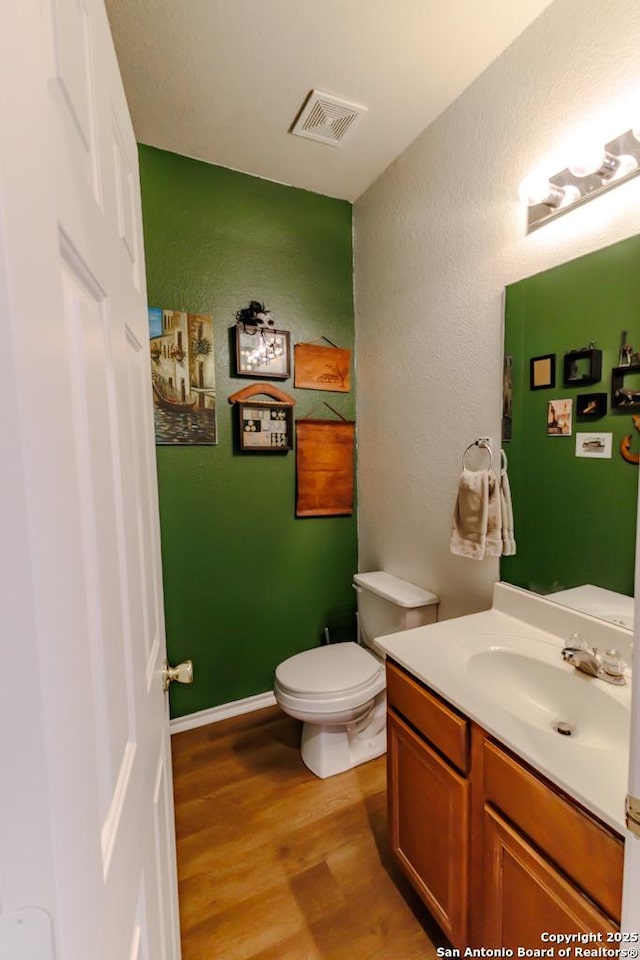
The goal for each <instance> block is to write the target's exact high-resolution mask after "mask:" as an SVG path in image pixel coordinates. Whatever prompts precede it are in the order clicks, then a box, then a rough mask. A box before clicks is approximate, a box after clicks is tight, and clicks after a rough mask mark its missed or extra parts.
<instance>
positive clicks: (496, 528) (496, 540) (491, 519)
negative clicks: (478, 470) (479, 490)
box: [484, 470, 504, 557]
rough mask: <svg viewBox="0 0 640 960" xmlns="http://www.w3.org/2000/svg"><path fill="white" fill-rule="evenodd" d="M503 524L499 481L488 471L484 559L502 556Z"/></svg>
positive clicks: (491, 471)
mask: <svg viewBox="0 0 640 960" xmlns="http://www.w3.org/2000/svg"><path fill="white" fill-rule="evenodd" d="M503 522H504V518H503V516H502V496H501V491H500V481H499V479H498V477H497V476H496V474H495V473H494V472H493V470H489V476H488V503H487V539H486V545H485V551H484V555H485V557H501V556H502V552H503V550H502V528H503Z"/></svg>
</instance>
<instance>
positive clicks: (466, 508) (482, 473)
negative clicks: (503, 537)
mask: <svg viewBox="0 0 640 960" xmlns="http://www.w3.org/2000/svg"><path fill="white" fill-rule="evenodd" d="M488 511H489V471H488V470H463V471H462V474H461V476H460V482H459V484H458V498H457V500H456V506H455V510H454V512H453V528H452V530H451V553H455V554H456V555H457V556H459V557H469V558H470V559H473V560H482V558H483V557H484V554H485V547H486V540H487V518H488Z"/></svg>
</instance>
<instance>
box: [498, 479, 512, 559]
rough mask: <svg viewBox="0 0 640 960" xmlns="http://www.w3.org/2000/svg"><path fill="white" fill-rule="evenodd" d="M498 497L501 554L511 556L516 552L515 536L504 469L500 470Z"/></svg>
mask: <svg viewBox="0 0 640 960" xmlns="http://www.w3.org/2000/svg"><path fill="white" fill-rule="evenodd" d="M500 499H501V501H502V555H503V557H512V556H513V555H514V553H515V552H516V538H515V534H514V530H513V504H512V502H511V486H510V484H509V477H508V476H507V471H506V469H503V470H501V471H500Z"/></svg>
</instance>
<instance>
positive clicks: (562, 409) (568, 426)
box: [547, 400, 573, 437]
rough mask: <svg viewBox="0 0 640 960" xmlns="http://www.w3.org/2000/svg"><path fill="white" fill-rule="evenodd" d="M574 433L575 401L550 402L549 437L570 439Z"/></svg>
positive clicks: (548, 414)
mask: <svg viewBox="0 0 640 960" xmlns="http://www.w3.org/2000/svg"><path fill="white" fill-rule="evenodd" d="M572 433H573V400H549V405H548V408H547V436H548V437H570V436H571V434H572Z"/></svg>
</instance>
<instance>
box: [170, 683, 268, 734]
mask: <svg viewBox="0 0 640 960" xmlns="http://www.w3.org/2000/svg"><path fill="white" fill-rule="evenodd" d="M275 702H276V698H275V697H274V695H273V692H272V691H271V690H268V691H267V692H266V693H258V694H257V695H256V696H255V697H245V699H244V700H232V701H231V703H222V704H220V706H219V707H210V708H209V709H208V710H199V711H198V712H197V713H188V714H187V715H186V716H185V717H176V718H175V719H174V720H170V721H169V733H171V734H174V733H183V732H184V731H185V730H195V728H196V727H204V726H206V725H207V724H208V723H218V721H219V720H226V719H227V718H228V717H239V716H240V714H242V713H252V712H253V711H254V710H262V708H263V707H272V706H273V705H274V704H275Z"/></svg>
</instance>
